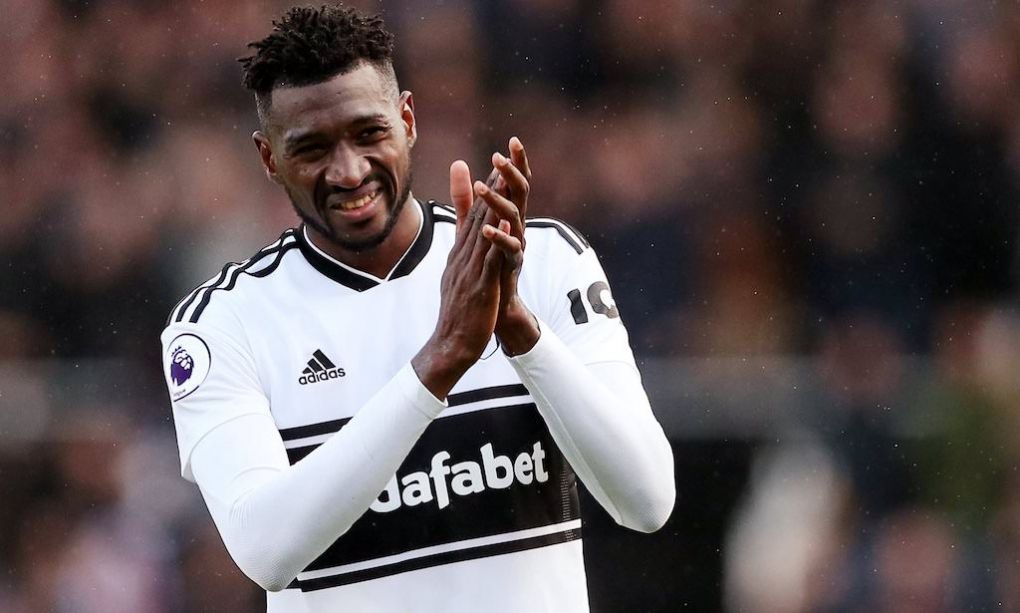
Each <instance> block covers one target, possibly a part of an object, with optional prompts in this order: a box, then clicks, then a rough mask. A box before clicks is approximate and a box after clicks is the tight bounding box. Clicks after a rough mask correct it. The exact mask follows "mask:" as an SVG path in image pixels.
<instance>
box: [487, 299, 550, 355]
mask: <svg viewBox="0 0 1020 613" xmlns="http://www.w3.org/2000/svg"><path fill="white" fill-rule="evenodd" d="M541 335H542V331H541V329H540V328H539V327H538V319H537V318H536V317H535V315H534V314H532V312H531V311H530V310H528V308H527V307H526V306H524V305H523V304H522V303H521V302H520V301H515V303H514V304H513V305H508V306H507V308H506V309H505V310H504V312H502V313H500V317H499V318H498V319H497V320H496V338H498V339H499V343H500V345H501V346H502V347H503V353H505V354H507V355H509V356H511V357H513V356H517V355H521V354H524V353H527V352H529V351H531V349H532V347H534V346H535V343H537V342H538V339H539V337H540V336H541Z"/></svg>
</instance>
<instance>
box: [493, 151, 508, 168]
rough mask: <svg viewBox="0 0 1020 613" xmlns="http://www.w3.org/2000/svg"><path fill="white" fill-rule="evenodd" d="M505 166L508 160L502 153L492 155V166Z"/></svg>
mask: <svg viewBox="0 0 1020 613" xmlns="http://www.w3.org/2000/svg"><path fill="white" fill-rule="evenodd" d="M504 164H506V158H505V157H503V154H502V153H500V152H498V151H497V152H496V153H493V154H492V165H493V166H502V165H504Z"/></svg>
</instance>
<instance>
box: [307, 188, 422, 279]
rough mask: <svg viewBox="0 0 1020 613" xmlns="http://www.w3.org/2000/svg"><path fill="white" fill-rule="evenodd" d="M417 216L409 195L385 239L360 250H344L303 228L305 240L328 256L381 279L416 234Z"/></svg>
mask: <svg viewBox="0 0 1020 613" xmlns="http://www.w3.org/2000/svg"><path fill="white" fill-rule="evenodd" d="M420 215H421V211H420V207H419V206H418V205H417V204H416V203H415V201H414V198H413V197H412V196H408V199H407V202H405V203H404V206H402V207H400V212H399V213H398V217H397V223H396V225H394V226H393V230H392V231H391V232H390V234H389V236H387V237H386V238H385V239H384V240H383V242H381V243H379V244H378V245H376V246H375V247H372V248H371V249H365V250H364V251H352V250H350V249H345V248H344V247H341V246H340V245H337V244H336V243H334V242H333V241H331V240H329V239H327V238H326V237H325V236H323V235H322V234H320V233H319V232H317V231H316V230H315V229H314V228H312V227H310V226H305V227H306V228H307V230H308V240H310V241H311V242H312V244H314V245H315V246H316V247H318V248H319V249H320V250H321V251H322V252H323V253H325V254H326V255H328V256H329V257H331V258H333V259H334V260H337V261H338V262H342V263H344V264H346V265H347V266H350V267H351V268H355V269H357V270H360V271H362V272H367V273H368V274H370V275H373V276H375V277H379V278H385V277H386V276H387V275H388V274H389V273H390V271H391V270H393V268H394V267H395V266H396V265H397V262H399V261H400V259H401V258H402V257H404V254H405V253H407V250H408V249H409V248H410V247H411V243H413V242H414V239H415V237H416V236H417V235H418V225H419V224H418V218H419V216H420Z"/></svg>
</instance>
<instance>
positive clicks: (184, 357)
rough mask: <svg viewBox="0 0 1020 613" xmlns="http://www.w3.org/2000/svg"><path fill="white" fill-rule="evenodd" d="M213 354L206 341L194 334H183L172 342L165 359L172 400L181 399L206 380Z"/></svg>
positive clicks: (164, 369) (165, 370)
mask: <svg viewBox="0 0 1020 613" xmlns="http://www.w3.org/2000/svg"><path fill="white" fill-rule="evenodd" d="M211 363H212V356H211V355H210V354H209V346H208V345H206V344H205V341H203V340H202V339H200V338H199V337H197V336H195V335H194V334H181V335H180V336H178V337H177V338H175V339H174V340H173V342H171V343H170V345H169V346H168V348H167V354H166V358H165V359H164V360H163V373H164V374H165V375H166V380H167V387H168V388H169V389H170V398H171V400H180V399H181V398H184V397H185V396H187V395H188V394H190V393H191V392H193V391H195V390H196V389H198V386H199V385H201V384H202V382H203V381H205V378H206V376H207V375H208V374H209V366H210V364H211Z"/></svg>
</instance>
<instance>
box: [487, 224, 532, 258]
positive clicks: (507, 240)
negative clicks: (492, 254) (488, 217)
mask: <svg viewBox="0 0 1020 613" xmlns="http://www.w3.org/2000/svg"><path fill="white" fill-rule="evenodd" d="M504 223H506V222H505V221H504V222H500V225H501V226H502V225H503V224H504ZM482 236H484V237H485V238H487V239H488V240H489V242H490V243H492V244H493V245H495V246H497V247H499V249H500V250H501V251H503V253H504V254H505V255H506V256H507V257H508V258H510V259H511V260H512V259H514V258H515V257H516V255H517V254H518V253H521V252H522V251H523V248H522V247H521V241H520V240H518V239H517V237H516V236H512V235H511V234H510V233H509V232H507V231H506V230H504V229H503V228H497V227H495V226H492V225H489V224H486V225H485V226H483V227H482Z"/></svg>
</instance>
